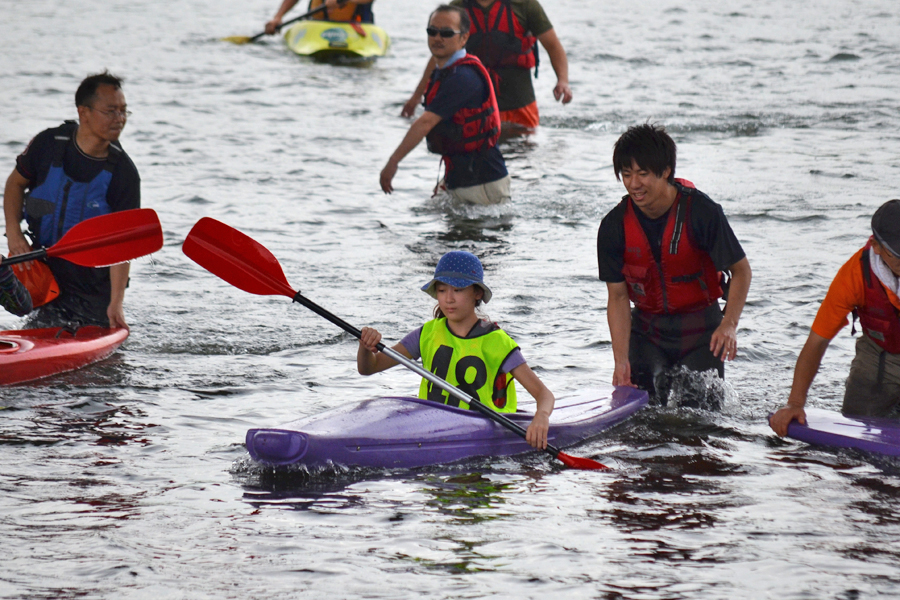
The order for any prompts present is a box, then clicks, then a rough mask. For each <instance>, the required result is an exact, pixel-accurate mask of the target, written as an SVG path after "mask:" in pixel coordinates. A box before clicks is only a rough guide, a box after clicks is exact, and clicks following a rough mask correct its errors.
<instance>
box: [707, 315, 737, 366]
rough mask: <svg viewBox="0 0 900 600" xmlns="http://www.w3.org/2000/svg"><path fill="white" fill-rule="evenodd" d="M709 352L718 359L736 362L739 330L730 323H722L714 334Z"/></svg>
mask: <svg viewBox="0 0 900 600" xmlns="http://www.w3.org/2000/svg"><path fill="white" fill-rule="evenodd" d="M709 350H710V352H712V353H713V356H715V357H716V358H718V359H721V360H723V361H725V360H734V357H735V356H737V329H736V328H735V326H734V325H732V324H731V323H729V322H728V321H724V320H723V321H722V322H721V323H719V326H718V327H716V330H715V331H714V332H713V334H712V339H710V341H709Z"/></svg>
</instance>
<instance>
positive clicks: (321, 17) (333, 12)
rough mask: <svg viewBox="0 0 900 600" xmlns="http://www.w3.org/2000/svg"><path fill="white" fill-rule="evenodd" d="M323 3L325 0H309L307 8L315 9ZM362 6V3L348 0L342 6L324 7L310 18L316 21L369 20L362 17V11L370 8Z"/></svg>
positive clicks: (349, 21) (350, 21) (356, 21)
mask: <svg viewBox="0 0 900 600" xmlns="http://www.w3.org/2000/svg"><path fill="white" fill-rule="evenodd" d="M324 3H325V0H310V1H309V10H315V9H316V8H319V7H320V6H322V5H323V4H324ZM362 7H363V5H360V4H356V3H355V2H352V1H350V0H348V1H347V2H346V3H344V5H343V6H338V7H337V8H332V9H327V8H326V9H325V10H324V11H322V12H321V13H318V14H315V15H313V16H312V17H311V18H312V19H313V20H318V21H338V22H347V23H362V22H371V20H369V19H365V18H364V17H363V12H365V11H366V10H371V8H370V7H369V6H365V9H364V8H362Z"/></svg>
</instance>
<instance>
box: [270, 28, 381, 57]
mask: <svg viewBox="0 0 900 600" xmlns="http://www.w3.org/2000/svg"><path fill="white" fill-rule="evenodd" d="M360 32H362V35H360ZM284 41H285V43H286V44H287V46H288V48H290V49H291V51H293V52H295V53H296V54H299V55H300V56H313V57H316V58H327V57H329V56H347V57H357V58H375V57H378V56H384V55H385V53H386V52H387V50H388V48H389V47H390V45H391V39H390V38H389V37H388V34H387V33H386V32H385V31H384V29H382V28H381V27H378V26H377V25H372V24H369V23H338V22H334V21H298V22H296V23H294V24H293V25H291V26H290V27H289V28H288V29H287V30H286V31H285V32H284Z"/></svg>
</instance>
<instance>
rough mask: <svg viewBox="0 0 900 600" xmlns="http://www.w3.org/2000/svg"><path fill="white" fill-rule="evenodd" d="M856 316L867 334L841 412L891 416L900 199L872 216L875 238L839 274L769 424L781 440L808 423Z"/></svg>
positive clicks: (899, 311)
mask: <svg viewBox="0 0 900 600" xmlns="http://www.w3.org/2000/svg"><path fill="white" fill-rule="evenodd" d="M851 312H852V313H853V321H854V327H853V329H854V330H855V329H856V327H855V325H856V319H857V318H859V324H860V326H861V328H862V330H863V334H862V335H861V336H859V339H858V340H856V356H855V357H854V358H853V362H852V363H850V374H849V375H848V376H847V383H846V387H845V389H844V403H843V405H842V406H841V412H843V413H844V414H848V415H860V416H869V417H885V416H889V415H891V414H892V412H893V411H894V410H895V409H896V408H897V407H898V406H900V200H889V201H887V202H886V203H884V204H882V205H881V207H880V208H879V209H878V210H876V211H875V214H874V215H873V216H872V236H871V237H870V238H869V239H868V241H867V242H866V245H865V246H864V247H862V248H861V249H859V250H857V251H856V254H854V255H853V256H852V257H850V260H848V261H847V262H846V263H844V266H843V267H841V269H840V270H839V271H838V273H837V275H836V276H835V278H834V281H832V283H831V287H829V288H828V293H827V294H826V295H825V299H824V300H823V301H822V305H821V306H819V311H818V312H817V313H816V319H815V321H813V324H812V328H811V329H810V332H809V337H808V338H807V339H806V344H804V346H803V349H802V350H801V351H800V355H799V356H798V357H797V365H796V367H794V382H793V385H791V392H790V395H789V396H788V400H787V405H786V406H785V407H784V408H782V409H781V410H779V411H778V412H776V413H775V414H774V415H772V418H771V419H769V425H770V426H771V427H772V429H773V430H774V431H775V433H777V434H778V435H780V436H785V435H787V428H788V425H789V424H790V423H791V421H792V420H794V419H796V420H797V421H799V422H800V423H801V424H804V425H805V424H806V412H805V411H804V410H803V407H804V406H805V405H806V396H807V393H808V392H809V387H810V386H811V385H812V382H813V379H814V378H815V376H816V373H817V372H818V370H819V365H820V364H821V363H822V357H823V356H825V351H826V350H827V349H828V345H829V343H830V342H831V340H832V339H833V338H834V336H836V335H837V333H838V331H840V330H841V329H842V328H843V327H844V326H845V325H847V323H848V321H847V315H848V314H850V313H851Z"/></svg>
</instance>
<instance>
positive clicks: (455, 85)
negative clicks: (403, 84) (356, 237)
mask: <svg viewBox="0 0 900 600" xmlns="http://www.w3.org/2000/svg"><path fill="white" fill-rule="evenodd" d="M470 25H471V23H470V21H469V17H468V15H467V14H466V11H464V10H463V9H461V8H458V7H455V6H448V5H446V4H442V5H441V6H439V7H438V8H437V9H436V10H435V11H434V12H433V13H431V17H430V18H429V19H428V27H427V28H426V30H425V31H426V33H427V35H428V48H429V49H430V50H431V55H432V56H433V57H434V61H435V65H436V66H435V69H434V72H433V73H432V74H431V77H430V79H429V82H428V86H427V89H426V90H425V112H424V113H422V116H420V117H419V118H418V119H416V121H415V122H413V124H412V126H410V128H409V131H408V132H407V134H406V136H405V137H404V138H403V141H402V142H400V145H399V146H398V147H397V149H396V150H395V151H394V153H393V154H392V155H391V158H390V159H389V160H388V162H387V165H385V167H384V169H383V170H382V171H381V189H382V190H384V192H385V193H386V194H390V193H391V192H392V191H393V189H394V188H393V185H392V181H393V179H394V175H395V174H396V173H397V166H398V165H399V164H400V161H401V160H403V158H404V157H405V156H406V155H407V154H409V153H410V151H412V149H413V148H415V147H416V146H417V145H418V144H419V142H421V141H422V139H423V138H425V139H426V140H427V142H428V150H429V151H431V152H434V153H436V154H440V155H441V161H442V162H443V163H444V164H445V166H446V171H445V174H444V181H443V185H444V186H445V187H446V189H447V191H449V192H450V195H451V196H453V197H454V198H455V199H457V200H462V201H465V202H471V203H474V204H496V203H498V202H504V201H506V200H508V199H509V196H510V190H509V188H510V180H509V174H508V173H507V171H506V163H505V162H504V160H503V155H502V154H500V150H499V149H498V148H497V140H498V139H499V138H500V113H499V110H498V108H497V97H496V96H495V95H494V87H493V83H492V81H491V76H490V74H489V73H488V71H487V69H485V68H484V66H483V65H482V64H481V61H479V60H478V59H477V58H476V57H475V56H473V55H471V54H467V53H466V49H465V48H466V41H467V40H468V38H469V27H470ZM439 185H441V184H439Z"/></svg>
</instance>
